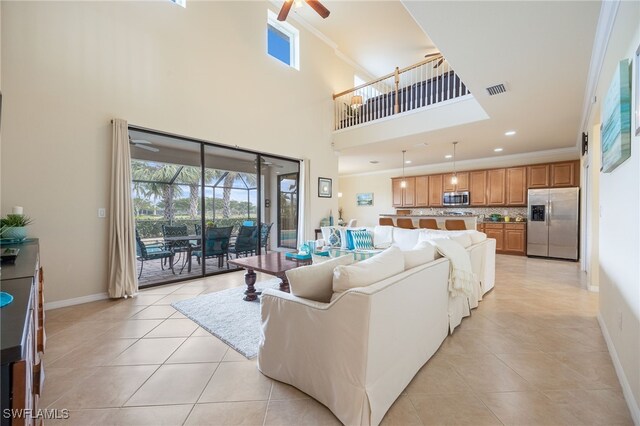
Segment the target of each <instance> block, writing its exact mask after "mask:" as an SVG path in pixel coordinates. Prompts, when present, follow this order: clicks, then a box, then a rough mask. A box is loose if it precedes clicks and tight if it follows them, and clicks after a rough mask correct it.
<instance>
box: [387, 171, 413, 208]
mask: <svg viewBox="0 0 640 426" xmlns="http://www.w3.org/2000/svg"><path fill="white" fill-rule="evenodd" d="M402 180H403V178H393V179H391V191H392V193H393V194H392V195H393V196H392V202H393V207H414V206H415V203H416V193H415V191H416V178H415V177H407V178H404V181H405V182H406V183H407V184H406V187H405V188H403V187H402Z"/></svg>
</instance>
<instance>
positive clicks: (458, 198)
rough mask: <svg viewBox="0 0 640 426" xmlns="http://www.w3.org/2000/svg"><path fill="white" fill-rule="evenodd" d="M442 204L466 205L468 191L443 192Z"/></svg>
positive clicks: (467, 202)
mask: <svg viewBox="0 0 640 426" xmlns="http://www.w3.org/2000/svg"><path fill="white" fill-rule="evenodd" d="M442 205H444V206H468V205H469V191H459V192H445V193H444V195H443V196H442Z"/></svg>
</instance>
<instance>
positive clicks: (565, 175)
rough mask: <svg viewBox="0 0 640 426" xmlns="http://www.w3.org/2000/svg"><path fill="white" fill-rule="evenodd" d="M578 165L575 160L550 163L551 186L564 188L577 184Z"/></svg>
mask: <svg viewBox="0 0 640 426" xmlns="http://www.w3.org/2000/svg"><path fill="white" fill-rule="evenodd" d="M579 167H580V166H579V162H577V161H569V162H566V163H552V164H550V176H551V187H552V188H564V187H570V186H577V183H578V176H579V172H578V168H579Z"/></svg>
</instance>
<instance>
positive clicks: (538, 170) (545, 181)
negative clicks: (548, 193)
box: [527, 164, 549, 188]
mask: <svg viewBox="0 0 640 426" xmlns="http://www.w3.org/2000/svg"><path fill="white" fill-rule="evenodd" d="M527 181H528V183H529V185H528V187H529V188H548V187H549V165H548V164H536V165H535V166H529V167H527Z"/></svg>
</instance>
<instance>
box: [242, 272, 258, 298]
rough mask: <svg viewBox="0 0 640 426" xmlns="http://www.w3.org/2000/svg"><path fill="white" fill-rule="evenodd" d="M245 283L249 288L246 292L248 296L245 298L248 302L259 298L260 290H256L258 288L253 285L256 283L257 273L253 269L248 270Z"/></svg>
mask: <svg viewBox="0 0 640 426" xmlns="http://www.w3.org/2000/svg"><path fill="white" fill-rule="evenodd" d="M244 283H245V284H246V285H247V290H246V291H245V292H244V294H245V295H246V296H244V298H243V299H244V300H246V301H247V302H251V301H253V300H256V299H257V298H258V294H260V293H258V292H256V288H255V287H254V286H253V285H254V284H255V283H256V273H255V272H253V271H252V270H251V269H247V272H246V273H245V274H244Z"/></svg>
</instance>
